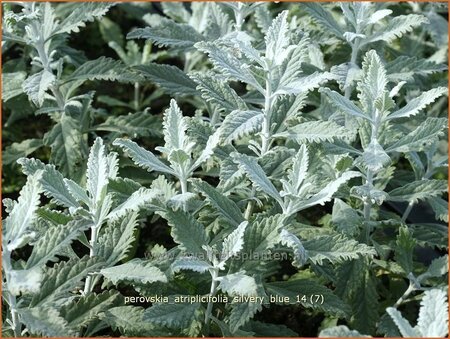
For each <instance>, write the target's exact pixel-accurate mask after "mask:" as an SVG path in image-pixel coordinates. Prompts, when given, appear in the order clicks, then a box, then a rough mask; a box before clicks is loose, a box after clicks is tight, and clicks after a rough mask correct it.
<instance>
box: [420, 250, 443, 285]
mask: <svg viewBox="0 0 450 339" xmlns="http://www.w3.org/2000/svg"><path fill="white" fill-rule="evenodd" d="M447 273H448V254H446V255H444V256H442V257H439V258H436V259H434V260H433V261H432V262H431V264H430V266H428V269H427V270H426V271H425V273H423V274H421V275H419V276H418V277H417V280H418V281H419V282H422V281H424V280H425V279H428V278H436V277H442V276H443V275H445V274H447Z"/></svg>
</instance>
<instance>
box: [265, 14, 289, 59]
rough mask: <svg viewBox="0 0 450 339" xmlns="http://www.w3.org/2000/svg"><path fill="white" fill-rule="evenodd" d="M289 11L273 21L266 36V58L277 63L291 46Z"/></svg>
mask: <svg viewBox="0 0 450 339" xmlns="http://www.w3.org/2000/svg"><path fill="white" fill-rule="evenodd" d="M287 15H288V11H283V12H281V13H280V14H278V16H277V17H276V18H275V19H273V21H272V24H271V25H270V27H269V29H268V30H267V33H266V36H265V42H266V58H267V59H269V60H272V61H273V62H277V60H276V59H277V58H279V56H280V53H283V50H284V49H285V48H286V47H287V46H288V45H289V34H288V32H289V26H288V22H287Z"/></svg>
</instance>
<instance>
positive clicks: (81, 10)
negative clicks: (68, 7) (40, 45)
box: [52, 2, 114, 35]
mask: <svg viewBox="0 0 450 339" xmlns="http://www.w3.org/2000/svg"><path fill="white" fill-rule="evenodd" d="M112 6H114V4H113V3H108V2H86V3H84V4H83V6H79V7H75V9H74V10H73V11H72V12H71V13H70V14H69V15H68V16H67V17H66V18H65V19H64V20H62V21H61V23H60V24H59V25H58V26H57V27H56V29H55V30H54V31H53V32H52V35H55V34H61V33H70V32H79V30H80V27H85V22H87V21H94V20H95V19H96V18H99V17H101V16H103V15H105V14H106V12H108V10H109V9H110V8H111V7H112Z"/></svg>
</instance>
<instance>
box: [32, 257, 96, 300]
mask: <svg viewBox="0 0 450 339" xmlns="http://www.w3.org/2000/svg"><path fill="white" fill-rule="evenodd" d="M101 265H102V263H101V262H100V261H99V260H98V259H97V258H89V257H83V258H81V259H70V260H69V261H64V262H61V263H59V264H56V265H54V266H53V267H52V268H46V270H45V276H46V278H45V280H44V281H43V282H42V285H41V289H40V291H39V293H37V294H35V295H34V296H33V298H32V299H31V302H30V305H29V306H31V307H34V306H38V305H39V306H42V305H53V304H55V303H56V302H57V301H58V300H59V299H61V298H64V297H67V296H68V292H69V291H70V290H72V289H73V288H74V287H75V286H77V285H78V284H79V283H80V281H81V280H82V279H84V278H85V277H86V276H87V275H88V273H90V272H93V271H95V270H97V269H98V268H100V267H101Z"/></svg>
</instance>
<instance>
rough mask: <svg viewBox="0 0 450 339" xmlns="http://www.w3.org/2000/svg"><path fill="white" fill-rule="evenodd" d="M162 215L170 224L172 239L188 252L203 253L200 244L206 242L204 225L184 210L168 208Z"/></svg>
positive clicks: (202, 244)
mask: <svg viewBox="0 0 450 339" xmlns="http://www.w3.org/2000/svg"><path fill="white" fill-rule="evenodd" d="M164 217H165V218H166V219H167V222H168V223H169V225H170V226H171V228H172V229H171V235H172V237H173V240H174V241H175V242H176V243H177V244H179V245H180V248H181V249H182V250H185V251H187V252H188V254H193V255H195V254H199V253H203V252H204V251H203V248H202V246H204V245H206V244H207V243H208V236H207V234H206V231H205V227H204V226H203V225H202V224H200V223H199V222H198V221H197V220H195V219H194V217H193V216H192V215H190V214H188V213H186V212H184V211H181V210H177V211H173V210H168V211H167V212H166V213H165V214H164Z"/></svg>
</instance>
